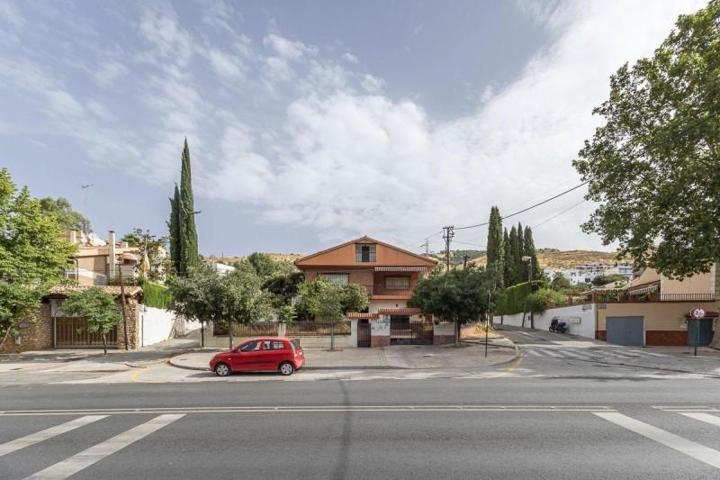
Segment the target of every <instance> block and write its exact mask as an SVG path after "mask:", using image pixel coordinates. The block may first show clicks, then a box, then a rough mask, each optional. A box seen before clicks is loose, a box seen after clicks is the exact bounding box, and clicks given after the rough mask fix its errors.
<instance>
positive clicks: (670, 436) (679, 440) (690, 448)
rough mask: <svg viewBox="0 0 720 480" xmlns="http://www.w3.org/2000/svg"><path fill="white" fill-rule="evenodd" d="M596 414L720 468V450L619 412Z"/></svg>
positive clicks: (595, 413)
mask: <svg viewBox="0 0 720 480" xmlns="http://www.w3.org/2000/svg"><path fill="white" fill-rule="evenodd" d="M593 414H594V415H596V416H598V417H600V418H603V419H605V420H607V421H608V422H612V423H614V424H615V425H618V426H620V427H623V428H625V429H627V430H630V431H631V432H635V433H637V434H638V435H642V436H643V437H645V438H649V439H650V440H654V441H656V442H658V443H661V444H662V445H665V446H666V447H670V448H672V449H673V450H676V451H678V452H680V453H683V454H685V455H687V456H689V457H692V458H694V459H695V460H699V461H701V462H703V463H706V464H708V465H710V466H713V467H715V468H718V469H720V452H719V451H717V450H715V449H712V448H710V447H706V446H705V445H700V444H699V443H695V442H693V441H691V440H688V439H686V438H683V437H681V436H679V435H675V434H674V433H670V432H668V431H665V430H662V429H660V428H657V427H653V426H652V425H649V424H647V423H645V422H641V421H639V420H635V419H634V418H630V417H628V416H627V415H623V414H622V413H617V412H593Z"/></svg>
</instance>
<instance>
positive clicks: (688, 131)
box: [574, 0, 720, 277]
mask: <svg viewBox="0 0 720 480" xmlns="http://www.w3.org/2000/svg"><path fill="white" fill-rule="evenodd" d="M719 24H720V2H718V1H717V0H713V1H711V2H710V3H709V4H708V5H707V6H706V7H705V8H703V9H701V10H699V11H698V12H697V13H695V14H692V15H682V16H680V17H679V19H678V21H677V23H676V27H675V29H674V30H673V31H672V32H671V33H670V35H669V36H668V37H667V38H666V39H665V40H664V41H663V42H662V44H661V45H660V47H659V48H658V49H657V50H655V53H654V55H653V56H652V57H650V58H644V59H641V60H639V61H637V62H636V63H635V64H634V65H632V66H630V65H628V64H625V65H623V66H622V67H621V68H620V69H619V70H618V71H617V72H616V73H615V74H614V75H613V76H612V77H611V78H610V96H609V98H608V100H606V101H605V102H604V103H602V104H601V105H600V106H599V107H597V108H595V109H594V110H593V113H594V114H596V115H600V116H601V117H603V120H604V121H603V122H602V124H603V125H602V126H601V127H599V128H598V129H597V130H596V131H595V135H594V136H593V138H592V140H590V141H586V142H585V147H584V148H583V149H582V150H581V151H580V153H579V158H578V159H577V160H576V161H575V162H574V166H575V168H576V169H577V170H578V172H579V173H580V174H581V175H582V178H583V180H584V181H587V182H589V183H588V194H587V196H586V198H587V199H588V200H592V201H594V202H598V203H599V204H600V205H599V207H598V208H597V209H596V210H595V212H594V213H593V214H592V215H591V217H590V219H589V221H588V222H587V223H585V224H584V225H583V228H584V230H585V231H586V232H595V233H597V234H599V235H600V236H601V237H602V240H603V242H604V243H605V244H610V243H613V242H617V243H618V244H619V246H620V251H619V255H620V256H623V255H628V254H629V255H630V256H632V257H633V258H634V259H635V262H636V265H638V266H645V265H648V266H650V267H653V268H655V269H657V270H658V271H659V272H661V273H663V274H664V275H667V276H668V277H684V276H687V275H691V274H695V273H699V272H707V271H709V270H710V268H711V266H712V265H713V264H714V263H716V262H719V261H720V222H719V221H718V218H720V173H719V172H720V169H719V168H718V165H720V122H718V118H720V88H719V85H720V84H719V83H718V72H719V71H720V28H718V25H719Z"/></svg>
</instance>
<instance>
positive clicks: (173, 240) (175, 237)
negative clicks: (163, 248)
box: [167, 183, 182, 274]
mask: <svg viewBox="0 0 720 480" xmlns="http://www.w3.org/2000/svg"><path fill="white" fill-rule="evenodd" d="M180 210H181V207H180V190H179V189H178V186H177V183H176V184H175V193H174V194H173V197H172V198H171V199H170V220H169V221H168V222H167V226H168V231H169V235H168V239H169V241H170V263H171V264H172V267H173V271H174V272H175V273H178V274H179V273H180V269H181V268H182V263H181V261H180V259H181V258H182V253H181V246H180V236H181V235H182V234H181V228H180V224H181V217H180Z"/></svg>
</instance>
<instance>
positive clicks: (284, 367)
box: [280, 362, 295, 376]
mask: <svg viewBox="0 0 720 480" xmlns="http://www.w3.org/2000/svg"><path fill="white" fill-rule="evenodd" d="M294 371H295V367H293V364H292V363H290V362H283V363H281V364H280V373H281V374H283V375H285V376H287V375H292V374H293V372H294Z"/></svg>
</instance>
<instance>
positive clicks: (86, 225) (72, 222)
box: [40, 197, 92, 233]
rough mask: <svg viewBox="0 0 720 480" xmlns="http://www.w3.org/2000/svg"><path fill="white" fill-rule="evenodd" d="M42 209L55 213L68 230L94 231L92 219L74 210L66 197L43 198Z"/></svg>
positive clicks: (50, 213) (61, 224) (48, 213)
mask: <svg viewBox="0 0 720 480" xmlns="http://www.w3.org/2000/svg"><path fill="white" fill-rule="evenodd" d="M40 209H41V210H42V212H43V213H45V214H47V215H54V216H55V217H56V218H57V220H58V223H59V224H60V226H61V227H62V228H64V229H67V230H80V231H81V232H84V233H90V232H91V231H92V225H91V224H90V220H88V218H87V217H86V216H85V215H83V214H82V213H79V212H76V211H75V210H73V208H72V205H70V202H69V201H68V200H67V199H66V198H62V197H60V198H50V197H46V198H41V199H40Z"/></svg>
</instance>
